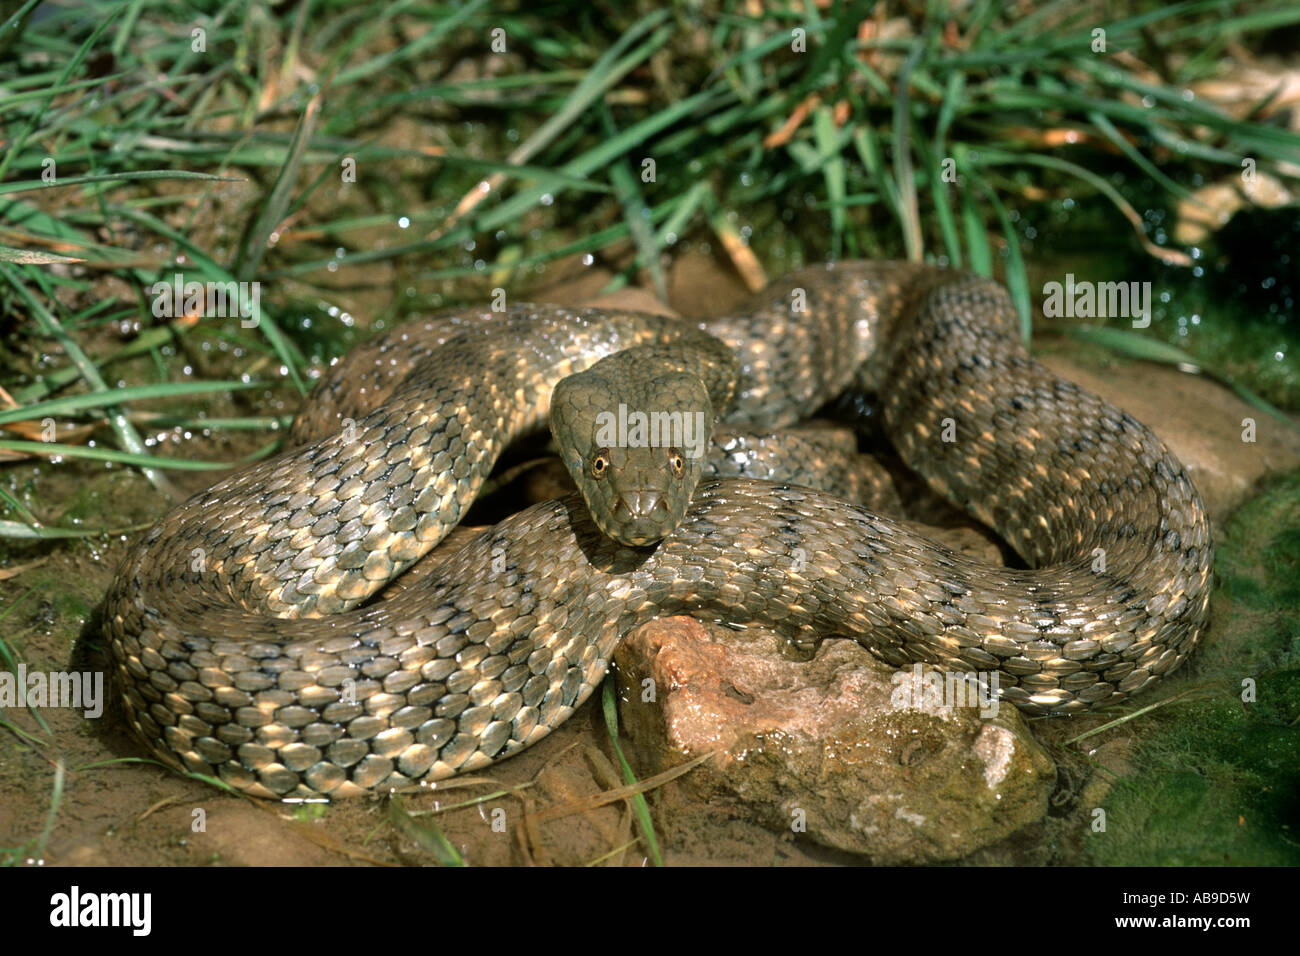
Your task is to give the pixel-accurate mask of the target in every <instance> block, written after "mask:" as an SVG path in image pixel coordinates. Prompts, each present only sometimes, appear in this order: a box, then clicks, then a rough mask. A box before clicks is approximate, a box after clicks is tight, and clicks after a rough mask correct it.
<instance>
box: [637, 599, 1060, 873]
mask: <svg viewBox="0 0 1300 956" xmlns="http://www.w3.org/2000/svg"><path fill="white" fill-rule="evenodd" d="M615 660H616V662H617V664H618V673H619V686H620V690H621V700H622V703H621V709H620V714H621V717H622V721H623V725H624V727H625V729H626V731H627V733H628V734H629V735H630V736H631V738H632V739H633V741H634V742H635V744H636V745H637V747H638V748H639V751H640V756H641V758H642V759H643V760H644V761H645V764H646V765H644V766H642V767H641V770H642V771H643V772H644V773H646V774H650V773H657V772H659V771H661V770H664V769H667V768H668V767H671V766H675V765H677V764H680V763H683V762H685V761H687V760H689V759H690V758H692V757H695V756H698V755H700V754H702V753H707V752H710V751H715V750H716V751H719V753H718V755H717V756H715V757H714V758H713V759H712V760H709V761H706V762H705V763H703V764H702V765H701V766H699V767H697V768H696V769H694V770H692V771H690V772H689V773H688V774H686V775H685V776H684V777H682V778H681V784H682V791H683V793H684V794H685V795H686V796H687V797H688V798H693V799H696V800H704V801H710V802H711V803H713V804H714V805H715V806H716V805H719V804H725V805H727V806H729V807H730V808H731V809H732V810H733V812H735V813H737V814H742V815H749V816H751V817H756V818H758V819H759V820H761V821H762V822H763V823H764V825H766V826H769V827H772V828H774V829H785V830H793V831H794V832H795V833H805V832H806V834H807V835H808V836H809V837H811V838H812V839H813V840H815V841H817V842H818V843H821V844H824V845H826V846H831V847H835V848H838V849H842V850H848V851H851V852H854V853H861V854H865V855H867V856H869V857H870V858H871V859H872V861H874V862H876V863H882V864H898V863H926V862H937V861H941V860H952V859H956V858H959V857H962V856H965V855H967V854H969V853H971V852H973V851H975V850H977V849H979V848H981V847H984V846H987V845H989V844H991V843H994V842H997V841H998V840H1001V839H1003V838H1004V837H1006V836H1008V835H1009V834H1011V833H1013V832H1015V831H1016V830H1018V829H1020V828H1021V827H1023V826H1026V825H1027V824H1030V823H1033V822H1035V821H1038V820H1040V819H1041V818H1042V817H1043V816H1044V814H1045V813H1046V810H1047V798H1048V796H1049V794H1050V792H1051V789H1052V785H1053V782H1054V781H1055V777H1056V768H1055V765H1054V764H1053V763H1052V761H1051V760H1050V758H1048V756H1047V755H1046V754H1045V753H1044V751H1043V750H1042V749H1041V748H1040V747H1039V746H1038V745H1037V743H1035V742H1034V740H1033V738H1032V737H1031V736H1030V734H1029V731H1028V729H1027V727H1026V725H1025V722H1024V720H1023V719H1022V718H1021V716H1020V714H1019V713H1018V712H1017V711H1016V710H1015V708H1014V707H1012V706H1010V705H1008V704H1002V705H1001V706H997V707H990V708H988V709H987V710H996V715H993V714H989V713H987V712H985V714H984V715H983V716H982V713H981V711H982V708H981V707H979V706H971V705H977V704H978V698H977V697H976V695H975V694H974V693H972V694H971V695H970V697H969V698H967V705H964V706H952V705H951V704H952V703H953V701H952V697H951V689H950V696H949V697H948V698H941V699H936V697H935V695H934V693H933V692H934V690H935V688H936V685H937V686H942V681H938V680H937V678H939V677H941V675H939V674H937V673H936V672H932V671H929V670H923V671H922V672H920V675H918V674H917V673H915V672H912V671H906V672H902V673H898V672H896V671H894V670H893V669H892V668H889V667H887V666H885V665H883V664H881V663H880V662H878V661H876V660H875V658H873V657H871V655H870V654H869V653H868V652H867V651H866V650H865V649H864V648H862V647H861V646H860V645H858V644H857V643H856V642H854V641H848V640H826V641H823V642H822V644H821V645H820V647H818V648H817V650H816V652H815V654H814V655H812V656H811V659H809V655H808V654H806V653H800V652H799V651H797V650H795V649H794V648H792V647H791V645H790V644H788V643H787V642H785V641H783V640H782V639H780V638H779V637H776V636H775V635H772V634H769V633H762V632H756V633H754V634H748V633H738V632H732V631H727V630H726V629H723V628H715V629H710V628H707V627H706V626H705V625H702V624H700V623H698V622H696V621H694V620H691V619H690V618H683V617H678V618H667V619H663V620H658V621H651V622H650V623H648V624H646V625H644V626H642V627H640V628H638V629H637V630H635V631H634V632H633V633H632V634H631V635H629V637H628V638H627V640H625V641H624V642H623V644H622V645H621V646H620V647H619V649H618V650H617V651H616V652H615ZM931 673H934V674H935V676H934V677H927V676H926V675H928V674H931ZM953 686H954V688H956V687H965V686H967V685H964V684H962V685H957V684H954V685H953ZM651 698H653V699H651ZM945 699H946V700H947V701H948V702H947V703H945V702H944V701H945ZM987 700H988V698H987V697H986V698H985V701H986V702H987ZM659 812H660V813H671V812H672V808H670V807H665V806H663V805H660V807H659Z"/></svg>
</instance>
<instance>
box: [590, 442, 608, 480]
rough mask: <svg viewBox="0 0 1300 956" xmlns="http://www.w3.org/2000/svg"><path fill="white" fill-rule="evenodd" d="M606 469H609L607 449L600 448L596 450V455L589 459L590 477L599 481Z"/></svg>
mask: <svg viewBox="0 0 1300 956" xmlns="http://www.w3.org/2000/svg"><path fill="white" fill-rule="evenodd" d="M607 471H609V449H608V448H602V449H601V450H600V451H598V452H596V457H595V458H593V459H591V477H593V478H595V479H596V480H597V481H600V479H602V478H604V477H605V472H607Z"/></svg>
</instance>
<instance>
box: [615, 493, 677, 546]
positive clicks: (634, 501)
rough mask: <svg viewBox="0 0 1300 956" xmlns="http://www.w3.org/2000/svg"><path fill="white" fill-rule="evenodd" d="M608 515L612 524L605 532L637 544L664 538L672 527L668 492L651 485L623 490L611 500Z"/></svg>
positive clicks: (647, 543)
mask: <svg viewBox="0 0 1300 956" xmlns="http://www.w3.org/2000/svg"><path fill="white" fill-rule="evenodd" d="M610 517H611V518H612V519H613V520H612V524H613V525H614V527H613V528H610V529H609V530H607V531H606V533H607V534H609V535H610V537H612V538H616V539H617V540H619V541H621V542H623V543H624V544H631V545H636V546H638V547H644V546H645V545H650V544H655V543H656V542H658V541H661V540H663V538H664V537H665V536H667V534H668V532H669V531H671V530H672V527H673V521H672V511H671V509H670V508H669V507H668V496H667V495H665V494H663V493H662V492H661V491H657V490H654V489H636V490H629V491H625V492H623V493H622V494H620V495H619V496H618V498H617V499H616V500H615V501H614V507H613V510H612V513H611V515H610Z"/></svg>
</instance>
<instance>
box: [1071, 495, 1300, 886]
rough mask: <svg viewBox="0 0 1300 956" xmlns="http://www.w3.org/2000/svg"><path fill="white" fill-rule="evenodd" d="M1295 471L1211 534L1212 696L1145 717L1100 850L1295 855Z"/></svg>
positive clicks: (1208, 666)
mask: <svg viewBox="0 0 1300 956" xmlns="http://www.w3.org/2000/svg"><path fill="white" fill-rule="evenodd" d="M1297 527H1300V472H1293V473H1291V474H1289V475H1287V476H1285V477H1283V478H1281V479H1279V480H1278V481H1276V482H1274V483H1273V484H1272V485H1271V486H1270V487H1269V488H1268V489H1267V490H1266V491H1265V492H1264V493H1263V494H1261V495H1260V496H1259V497H1258V498H1256V499H1254V500H1253V501H1251V502H1249V503H1248V504H1247V505H1245V506H1243V507H1242V508H1241V509H1240V510H1239V511H1238V512H1237V513H1236V514H1235V515H1234V516H1233V517H1232V519H1231V520H1230V521H1228V522H1227V524H1226V526H1225V527H1224V528H1223V529H1222V532H1221V534H1220V536H1219V553H1218V564H1217V568H1216V570H1217V578H1218V580H1217V585H1216V589H1215V593H1214V596H1213V598H1212V607H1213V608H1214V622H1213V626H1212V628H1211V633H1210V635H1209V637H1208V639H1207V647H1206V650H1205V653H1204V654H1202V655H1200V656H1199V657H1198V658H1197V659H1196V663H1195V664H1194V665H1193V666H1194V668H1195V671H1196V673H1195V676H1196V677H1197V678H1200V679H1201V680H1202V681H1203V684H1204V686H1205V687H1206V688H1207V689H1208V690H1209V692H1210V694H1211V696H1209V697H1208V698H1205V697H1202V698H1201V699H1189V700H1184V701H1181V702H1179V703H1175V704H1171V705H1170V706H1168V707H1166V708H1164V709H1163V710H1161V711H1159V712H1158V716H1156V717H1154V718H1152V719H1151V720H1150V721H1149V724H1148V725H1147V726H1145V727H1144V728H1143V730H1144V732H1145V735H1144V737H1143V739H1142V740H1141V742H1140V743H1139V744H1138V745H1137V749H1136V751H1135V753H1134V757H1133V765H1134V767H1135V772H1134V773H1133V774H1131V775H1129V776H1127V777H1125V778H1123V779H1122V780H1120V781H1119V782H1118V783H1117V784H1116V785H1115V787H1114V788H1113V789H1112V790H1111V792H1110V794H1109V795H1108V797H1107V799H1106V800H1105V802H1104V804H1103V806H1104V808H1105V810H1106V817H1107V821H1106V822H1107V826H1106V830H1105V832H1102V833H1094V834H1092V835H1091V837H1090V839H1089V840H1088V844H1087V853H1088V856H1089V858H1090V860H1091V861H1092V862H1094V863H1102V864H1115V865H1178V866H1204V865H1212V864H1229V865H1262V866H1282V865H1287V866H1294V865H1297V864H1300V601H1297V597H1298V596H1300V583H1298V582H1300V532H1297Z"/></svg>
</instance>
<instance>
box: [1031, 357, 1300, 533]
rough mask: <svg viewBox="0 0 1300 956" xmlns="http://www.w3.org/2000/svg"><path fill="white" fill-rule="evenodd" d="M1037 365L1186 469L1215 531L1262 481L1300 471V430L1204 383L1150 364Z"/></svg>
mask: <svg viewBox="0 0 1300 956" xmlns="http://www.w3.org/2000/svg"><path fill="white" fill-rule="evenodd" d="M1040 358H1041V359H1042V362H1043V364H1044V365H1046V366H1047V367H1048V368H1050V369H1051V370H1052V371H1053V372H1055V373H1056V374H1057V375H1060V376H1061V377H1062V378H1067V379H1069V380H1070V381H1072V382H1076V383H1078V384H1079V385H1082V386H1083V387H1084V388H1086V389H1088V390H1089V391H1091V392H1095V393H1096V394H1098V395H1100V396H1101V397H1102V398H1104V399H1106V401H1108V402H1114V403H1115V404H1116V405H1118V406H1119V407H1120V408H1122V409H1124V411H1126V412H1128V413H1129V414H1130V415H1132V416H1133V417H1134V418H1136V419H1137V420H1138V421H1140V422H1142V424H1144V425H1146V426H1147V427H1148V428H1150V429H1151V430H1152V431H1154V432H1155V433H1156V434H1157V435H1159V436H1160V438H1161V439H1162V440H1163V441H1164V442H1165V444H1166V445H1168V446H1169V450H1170V451H1172V452H1173V453H1174V455H1175V456H1176V457H1177V458H1178V460H1179V461H1181V462H1182V463H1183V465H1184V466H1185V467H1186V468H1187V473H1188V474H1189V475H1190V476H1191V478H1192V482H1193V483H1194V484H1195V485H1196V488H1197V490H1198V491H1199V492H1200V493H1201V497H1202V498H1203V499H1204V500H1205V507H1206V510H1207V511H1208V512H1209V515H1210V520H1211V521H1212V522H1213V523H1215V524H1218V523H1221V522H1222V521H1223V520H1224V519H1225V518H1226V517H1227V516H1228V514H1230V513H1231V512H1232V510H1233V509H1234V508H1236V507H1238V506H1239V505H1241V504H1242V503H1243V502H1244V501H1246V499H1248V498H1249V497H1250V496H1251V494H1252V493H1253V491H1254V489H1255V488H1256V486H1257V485H1258V483H1259V482H1260V480H1261V479H1263V478H1265V477H1267V476H1269V475H1273V474H1279V473H1282V472H1285V471H1289V470H1290V469H1292V468H1295V467H1296V466H1297V465H1300V430H1297V429H1295V428H1291V427H1288V426H1287V425H1286V424H1284V423H1282V422H1279V421H1277V420H1276V419H1274V418H1272V417H1270V416H1269V415H1267V414H1266V413H1264V412H1261V411H1259V409H1256V408H1252V407H1251V406H1250V405H1247V404H1246V403H1245V402H1244V401H1242V400H1241V399H1240V398H1238V397H1237V396H1236V395H1234V394H1233V393H1232V392H1230V391H1228V390H1227V389H1226V388H1224V387H1222V386H1221V385H1218V384H1216V383H1214V382H1212V381H1210V380H1208V379H1206V378H1203V377H1201V376H1195V375H1188V374H1186V373H1184V372H1179V371H1176V370H1175V369H1172V368H1165V367H1163V366H1159V365H1152V364H1150V363H1141V364H1136V365H1120V364H1116V365H1111V366H1108V367H1105V368H1099V367H1095V366H1084V365H1081V364H1078V363H1076V362H1072V361H1071V360H1070V359H1069V358H1068V357H1066V356H1063V355H1044V356H1040ZM1245 419H1251V420H1252V421H1254V422H1255V424H1256V434H1255V440H1254V441H1243V440H1242V436H1243V430H1244V426H1243V424H1242V422H1243V421H1244V420H1245Z"/></svg>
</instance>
